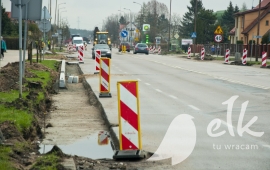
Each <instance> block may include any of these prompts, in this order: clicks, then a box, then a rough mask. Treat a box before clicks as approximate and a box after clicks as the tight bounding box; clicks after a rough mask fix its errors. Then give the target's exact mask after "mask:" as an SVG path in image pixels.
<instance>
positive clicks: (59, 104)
mask: <svg viewBox="0 0 270 170" xmlns="http://www.w3.org/2000/svg"><path fill="white" fill-rule="evenodd" d="M45 58H47V59H50V57H45ZM52 59H59V60H61V59H66V58H65V57H64V56H59V57H57V56H53V57H52ZM18 67H19V64H18V62H17V63H10V64H8V65H6V66H5V67H3V68H1V73H0V91H1V92H4V91H5V92H7V91H10V90H12V89H18V83H17V82H18V77H19V72H18V70H19V68H18ZM26 68H35V69H37V70H43V71H50V72H51V73H52V78H53V82H52V83H51V85H50V87H49V88H47V89H46V93H45V94H46V95H45V97H46V99H45V100H44V101H43V102H42V103H40V104H39V105H35V106H31V107H30V103H31V102H30V101H31V100H33V101H34V100H36V96H37V93H38V90H37V89H39V88H40V85H41V84H39V83H33V82H32V83H31V82H28V85H27V86H25V87H24V88H23V90H29V91H31V93H30V94H29V96H28V97H27V99H26V100H21V99H18V100H16V101H15V102H11V103H6V105H7V106H15V107H16V108H18V109H28V110H29V112H30V111H31V112H32V113H34V115H35V120H34V121H33V123H32V127H31V128H30V129H28V130H27V131H24V132H23V133H20V132H19V131H18V130H17V129H16V127H15V125H14V122H12V121H6V122H3V123H1V124H0V130H1V131H2V133H3V136H4V137H5V141H4V145H7V146H10V147H12V150H13V152H12V154H10V160H11V162H12V163H13V166H14V167H15V168H16V169H31V167H32V166H33V165H34V164H35V163H36V161H37V159H38V158H39V157H40V156H44V154H41V153H40V152H39V150H40V143H41V142H42V143H43V144H48V145H54V146H57V145H65V144H72V143H74V142H76V141H77V140H80V139H81V138H84V137H87V136H88V135H90V134H94V133H96V132H98V131H109V127H108V124H107V123H106V120H105V119H104V110H103V108H102V106H101V104H100V103H99V101H98V99H97V98H96V96H95V95H94V93H93V91H92V90H91V86H89V85H88V84H87V83H86V81H85V77H84V75H81V72H80V69H79V66H78V65H66V72H67V73H66V75H67V78H68V76H69V75H78V76H79V77H80V81H79V83H72V84H67V89H58V88H57V85H58V84H57V83H58V79H59V72H55V71H53V70H50V69H48V68H47V67H44V66H43V65H41V64H39V63H33V65H30V64H26ZM26 70H27V69H26ZM25 75H26V77H33V76H34V75H33V74H32V73H31V72H28V71H26V74H25ZM88 77H89V76H88ZM25 81H26V80H25V79H24V80H23V82H25ZM0 102H1V100H0ZM44 113H46V114H45V115H44ZM44 118H45V123H44ZM44 126H45V128H44ZM44 130H45V131H44ZM108 137H109V139H111V138H110V137H111V136H110V134H109V135H108ZM18 142H20V143H22V144H25V147H24V149H23V150H18V148H16V146H15V145H14V144H15V143H18ZM0 143H1V142H0ZM109 145H110V144H109ZM111 146H117V143H115V142H113V140H112V139H111ZM81 147H82V148H84V146H81ZM93 154H95V153H93ZM112 156H113V155H111V157H112ZM61 157H62V160H65V159H69V160H72V161H73V160H74V163H75V167H76V169H81V170H83V169H85V170H86V169H102V170H103V169H169V167H170V160H165V161H162V162H147V161H146V160H117V161H115V160H113V159H110V158H106V159H92V158H91V157H81V156H77V155H68V154H61ZM60 169H63V167H61V168H60Z"/></svg>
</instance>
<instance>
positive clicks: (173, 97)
mask: <svg viewBox="0 0 270 170" xmlns="http://www.w3.org/2000/svg"><path fill="white" fill-rule="evenodd" d="M169 96H170V97H171V98H173V99H177V97H175V96H173V95H169Z"/></svg>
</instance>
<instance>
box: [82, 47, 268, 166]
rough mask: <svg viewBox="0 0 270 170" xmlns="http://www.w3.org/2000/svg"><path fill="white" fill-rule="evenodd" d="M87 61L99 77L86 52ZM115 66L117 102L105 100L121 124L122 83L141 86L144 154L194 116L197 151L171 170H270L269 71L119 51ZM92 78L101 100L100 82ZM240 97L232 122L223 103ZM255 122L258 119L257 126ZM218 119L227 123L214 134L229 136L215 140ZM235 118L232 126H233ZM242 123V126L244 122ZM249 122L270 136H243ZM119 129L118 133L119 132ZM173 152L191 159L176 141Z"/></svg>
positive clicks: (114, 56)
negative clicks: (176, 122) (183, 118)
mask: <svg viewBox="0 0 270 170" xmlns="http://www.w3.org/2000/svg"><path fill="white" fill-rule="evenodd" d="M88 49H90V48H88ZM84 62H85V63H84V64H80V67H81V68H82V70H83V72H84V73H85V74H90V75H93V74H94V68H95V67H94V60H92V59H91V51H89V50H88V51H86V52H85V60H84ZM111 64H112V67H111V94H112V98H100V101H101V103H102V105H103V107H104V109H105V112H106V114H107V116H108V119H109V121H110V122H111V123H115V124H118V105H117V89H116V83H117V81H120V80H138V81H139V93H140V94H139V95H140V113H141V130H142V146H143V150H146V151H150V152H155V151H156V150H157V149H158V147H159V145H160V143H161V141H162V139H163V137H164V136H165V133H166V131H167V129H168V127H169V125H170V123H171V122H172V121H173V119H174V118H175V117H176V116H178V115H180V114H188V115H190V116H192V117H193V119H192V121H193V122H194V124H195V127H196V145H195V148H194V150H193V151H192V153H191V154H190V155H189V157H187V158H186V159H185V160H184V161H183V162H181V163H179V164H177V165H174V166H172V168H171V169H270V162H269V160H270V140H269V139H270V127H269V120H270V116H269V114H270V70H269V69H261V68H258V67H248V66H233V65H225V64H222V63H217V62H209V61H194V60H188V59H185V58H181V57H176V56H160V55H153V54H150V55H144V54H136V55H134V54H132V53H125V54H122V53H119V52H118V51H117V49H115V48H114V49H113V52H112V60H111ZM86 78H87V81H88V82H89V84H90V85H91V87H92V89H93V90H94V92H95V94H96V95H97V96H98V95H99V85H98V83H99V77H98V76H97V75H96V76H87V77H86ZM236 95H237V96H239V97H238V98H237V99H236V100H235V102H234V105H233V107H232V108H233V109H232V114H231V118H230V117H229V116H228V114H227V111H228V110H229V109H227V104H222V103H223V102H225V101H227V100H229V99H230V98H231V97H232V96H236ZM246 101H249V102H248V103H247V107H246V111H245V112H244V111H243V112H242V115H243V114H244V117H243V118H241V116H240V112H241V107H242V109H243V108H244V106H242V104H243V103H244V102H246ZM253 117H257V119H256V120H255V119H253V120H254V121H251V120H252V118H253ZM216 118H217V119H220V120H221V126H220V127H219V128H216V129H215V126H214V127H213V129H214V130H212V132H213V133H218V132H222V131H224V132H225V134H223V135H221V136H219V137H211V136H210V135H209V133H208V132H207V127H208V126H209V124H210V122H211V121H212V120H214V119H216ZM230 119H231V122H232V125H230V123H228V122H230V121H229V120H230ZM242 119H243V122H242V126H240V124H241V122H240V121H239V120H242ZM239 122H240V123H239ZM248 122H250V124H249V126H248V125H247V126H248V128H249V129H250V130H251V131H254V132H264V134H263V135H262V136H261V137H256V136H254V135H251V134H250V133H247V132H244V133H243V135H242V136H240V135H239V134H240V133H239V130H241V129H240V128H241V127H244V126H245V125H246V124H247V123H248ZM238 125H239V127H238ZM183 128H185V127H183ZM114 130H115V132H116V133H117V134H118V128H117V127H116V128H114ZM190 133H193V132H190ZM232 133H233V134H234V135H232ZM169 147H170V149H173V150H177V151H179V153H180V155H181V154H182V155H185V154H184V153H181V149H180V148H177V147H175V146H174V145H173V141H172V145H171V146H169ZM229 147H230V149H229Z"/></svg>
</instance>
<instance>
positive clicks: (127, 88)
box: [117, 81, 142, 150]
mask: <svg viewBox="0 0 270 170" xmlns="http://www.w3.org/2000/svg"><path fill="white" fill-rule="evenodd" d="M117 91H118V113H119V115H118V120H119V141H120V150H141V148H142V143H141V129H140V111H139V94H138V92H139V91H138V81H120V82H117Z"/></svg>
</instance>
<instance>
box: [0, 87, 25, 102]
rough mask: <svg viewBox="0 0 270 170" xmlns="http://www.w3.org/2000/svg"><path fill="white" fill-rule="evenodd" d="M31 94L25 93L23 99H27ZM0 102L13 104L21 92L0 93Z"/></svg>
mask: <svg viewBox="0 0 270 170" xmlns="http://www.w3.org/2000/svg"><path fill="white" fill-rule="evenodd" d="M28 94H29V92H23V93H22V97H23V98H25V97H26V96H27V95H28ZM0 96H1V98H0V101H1V102H12V101H14V100H16V99H17V98H18V97H19V91H18V90H12V91H9V92H0Z"/></svg>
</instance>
